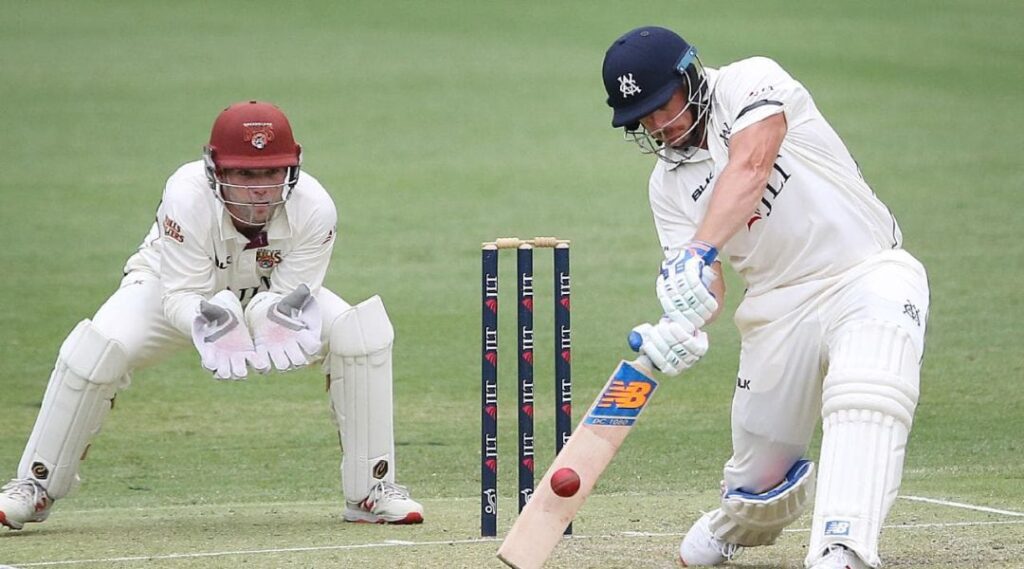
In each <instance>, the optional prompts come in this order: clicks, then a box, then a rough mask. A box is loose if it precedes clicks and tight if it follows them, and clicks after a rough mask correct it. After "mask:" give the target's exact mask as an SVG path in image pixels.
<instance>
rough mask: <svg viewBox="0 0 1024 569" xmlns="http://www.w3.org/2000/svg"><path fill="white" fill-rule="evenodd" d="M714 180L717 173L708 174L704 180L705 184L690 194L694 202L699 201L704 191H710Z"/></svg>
mask: <svg viewBox="0 0 1024 569" xmlns="http://www.w3.org/2000/svg"><path fill="white" fill-rule="evenodd" d="M714 179H715V171H714V170H712V171H711V173H710V174H708V177H707V178H704V183H703V184H701V185H699V186H697V189H696V190H693V193H692V194H690V197H691V198H693V201H697V200H699V199H700V196H701V194H703V193H704V190H706V189H708V186H709V185H711V180H714Z"/></svg>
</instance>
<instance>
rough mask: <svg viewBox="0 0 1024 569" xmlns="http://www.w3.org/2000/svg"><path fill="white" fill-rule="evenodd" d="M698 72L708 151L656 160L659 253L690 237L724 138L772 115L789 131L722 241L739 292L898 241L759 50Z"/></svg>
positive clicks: (830, 140)
mask: <svg viewBox="0 0 1024 569" xmlns="http://www.w3.org/2000/svg"><path fill="white" fill-rule="evenodd" d="M707 73H708V79H709V84H710V88H711V89H712V95H711V114H710V120H709V123H708V133H707V139H708V150H707V151H705V150H699V151H698V152H697V153H696V154H695V155H694V156H693V157H691V158H690V159H689V160H687V161H685V162H683V163H682V164H680V165H678V166H674V165H672V164H667V163H665V162H663V161H661V160H659V161H658V164H657V165H656V166H655V168H654V171H653V172H652V174H651V178H650V185H649V197H650V202H651V210H652V212H653V214H654V221H655V226H656V228H657V231H658V237H659V239H660V241H661V244H662V247H663V248H664V249H665V251H666V255H667V256H672V255H673V254H674V251H675V250H678V249H680V248H681V247H682V246H683V245H684V244H686V242H687V241H689V240H690V239H692V238H693V235H694V233H695V232H696V230H697V227H698V226H699V225H700V222H701V220H702V219H703V218H704V215H705V213H706V212H707V207H708V203H709V202H710V200H711V195H712V194H713V192H714V183H715V179H716V178H717V177H718V175H719V174H720V173H721V171H722V169H723V168H725V165H726V163H727V162H728V160H729V149H728V145H729V139H730V138H731V137H732V136H734V135H735V134H736V133H738V132H740V131H741V130H743V129H744V128H746V127H748V126H750V125H752V124H754V123H756V122H758V121H761V120H763V119H765V118H767V117H769V116H771V115H774V114H776V113H785V117H786V124H787V129H788V130H787V132H786V136H785V139H784V140H783V142H782V147H781V148H780V150H779V157H778V159H777V160H776V162H775V167H774V170H773V171H772V174H771V177H770V178H769V181H768V184H767V187H766V188H765V190H764V194H763V195H762V199H761V203H760V205H758V207H757V210H756V211H755V212H754V214H753V215H752V216H751V217H750V219H749V220H748V221H747V224H746V227H744V228H743V229H741V230H740V231H739V233H737V234H736V235H734V236H733V237H732V238H731V239H730V240H729V241H728V242H727V243H725V245H724V246H723V247H722V253H723V255H724V256H726V257H727V258H728V259H729V262H730V263H731V264H732V266H733V268H734V269H736V271H737V272H738V273H739V274H740V275H741V276H742V277H743V279H744V281H745V283H746V286H747V290H748V292H747V294H749V295H757V294H761V293H763V292H765V291H768V290H773V289H776V288H779V287H783V286H788V285H794V284H799V283H803V282H808V281H812V280H817V279H822V278H827V277H831V276H836V275H838V274H840V273H842V272H844V271H845V270H846V269H848V268H850V267H852V266H854V265H856V264H858V263H860V262H861V261H863V260H864V259H866V258H867V257H869V256H870V255H872V254H874V253H878V252H879V251H882V250H885V249H896V248H899V247H901V245H902V241H903V238H902V235H901V233H900V229H899V226H898V225H897V223H896V219H895V218H894V217H893V216H892V214H891V213H890V212H889V210H888V208H886V206H885V204H883V203H882V202H881V200H879V199H878V197H876V196H875V194H874V192H872V191H871V188H870V187H868V184H867V182H865V181H864V178H863V177H861V174H860V170H859V168H858V167H857V163H856V162H855V161H854V159H853V157H852V156H850V152H849V151H848V150H847V149H846V146H845V145H844V144H843V141H842V140H841V139H840V138H839V135H837V134H836V132H835V131H834V130H833V129H832V127H831V125H829V124H828V122H827V121H826V120H825V118H824V117H823V116H822V115H821V113H820V112H819V111H818V109H817V107H816V106H815V105H814V101H813V100H812V99H811V95H810V93H808V91H807V89H805V88H804V86H803V85H801V84H800V83H799V82H797V81H796V80H794V79H793V78H792V77H790V76H789V74H788V73H786V72H785V71H784V70H783V69H782V68H781V67H779V65H778V64H777V63H775V62H774V61H772V60H770V59H768V58H764V57H753V58H750V59H744V60H741V61H738V62H736V63H733V64H730V65H727V66H725V67H723V68H721V69H719V70H714V69H708V70H707Z"/></svg>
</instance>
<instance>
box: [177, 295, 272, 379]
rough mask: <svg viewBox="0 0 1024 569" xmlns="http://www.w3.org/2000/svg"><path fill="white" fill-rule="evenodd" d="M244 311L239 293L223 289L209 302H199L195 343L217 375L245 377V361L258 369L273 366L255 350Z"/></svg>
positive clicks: (195, 326) (200, 354) (216, 376)
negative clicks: (243, 317)
mask: <svg viewBox="0 0 1024 569" xmlns="http://www.w3.org/2000/svg"><path fill="white" fill-rule="evenodd" d="M241 315H242V304H241V303H240V302H239V301H238V297H236V296H235V294H234V293H233V292H231V291H229V290H222V291H220V292H218V293H217V294H215V295H213V298H211V299H210V301H209V302H207V301H205V300H204V301H202V302H200V304H199V314H198V315H196V318H195V320H193V321H192V343H193V344H195V346H196V349H197V350H198V351H199V357H200V359H201V361H202V363H203V367H204V368H206V369H208V370H210V371H212V372H213V376H214V377H215V378H217V379H245V378H246V377H247V376H248V373H249V371H248V369H247V367H246V362H248V364H249V365H251V366H252V367H253V369H255V370H257V371H266V370H268V369H269V368H270V364H269V362H267V359H266V358H265V357H264V356H262V355H260V354H258V353H256V350H255V348H254V346H253V343H252V338H250V337H249V329H248V328H247V327H246V325H245V322H244V321H243V320H242V319H241V318H240V316H241Z"/></svg>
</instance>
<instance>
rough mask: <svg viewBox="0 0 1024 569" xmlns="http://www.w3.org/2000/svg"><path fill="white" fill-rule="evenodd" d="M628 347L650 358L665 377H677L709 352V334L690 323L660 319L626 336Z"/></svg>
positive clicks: (645, 324)
mask: <svg viewBox="0 0 1024 569" xmlns="http://www.w3.org/2000/svg"><path fill="white" fill-rule="evenodd" d="M629 347H630V348H632V349H633V351H634V352H640V353H642V354H644V355H645V356H647V357H648V358H650V360H651V363H652V364H654V367H656V368H658V369H659V370H660V371H661V372H662V373H664V374H666V375H679V373H680V372H682V371H683V370H687V369H689V368H691V367H692V366H693V364H695V363H697V361H698V360H700V358H701V356H703V355H704V354H706V353H707V351H708V335H707V334H705V333H704V332H703V331H701V330H698V329H697V328H695V327H694V326H693V324H690V323H689V321H683V322H676V321H675V320H672V319H671V318H667V317H665V318H662V319H661V320H660V321H659V322H658V323H657V324H654V325H651V324H647V323H644V324H640V325H639V326H637V327H635V328H633V331H632V332H630V333H629Z"/></svg>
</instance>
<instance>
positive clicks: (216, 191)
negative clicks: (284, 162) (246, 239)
mask: <svg viewBox="0 0 1024 569" xmlns="http://www.w3.org/2000/svg"><path fill="white" fill-rule="evenodd" d="M203 164H204V166H205V167H206V180H207V181H208V182H209V184H210V189H211V190H213V195H214V197H216V198H217V201H219V202H221V203H222V204H223V205H224V211H226V212H227V213H228V215H230V216H231V217H232V219H234V220H235V221H238V222H240V223H242V224H243V225H246V226H260V225H263V224H265V223H266V222H267V221H269V220H270V218H271V217H272V216H273V214H274V213H275V211H276V210H277V207H278V206H281V205H284V203H285V202H286V201H288V197H289V196H291V193H292V189H294V188H295V184H297V183H298V182H299V169H300V167H299V166H298V165H296V166H288V167H287V168H286V169H285V177H284V180H283V181H282V182H281V183H280V184H266V185H259V184H257V185H253V184H232V183H229V182H226V181H224V180H223V179H222V178H221V176H220V174H221V173H222V170H218V168H217V165H216V163H215V162H214V159H213V152H212V150H211V149H210V147H209V146H206V147H204V148H203ZM239 169H244V168H239ZM260 169H264V168H260ZM225 190H229V191H230V193H231V194H233V195H234V196H238V195H240V194H241V195H245V196H248V199H247V200H246V201H238V200H237V199H235V198H231V197H229V196H228V195H227V193H225ZM277 190H280V198H278V199H272V200H267V199H265V197H266V196H267V195H270V196H273V195H274V194H275V193H276V191H277ZM243 192H244V193H243ZM261 198H264V199H261ZM263 207H267V208H269V211H268V212H267V213H266V215H264V216H257V215H256V213H257V212H258V211H259V208H263ZM242 212H248V215H243V214H242ZM260 217H262V218H263V219H260Z"/></svg>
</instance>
